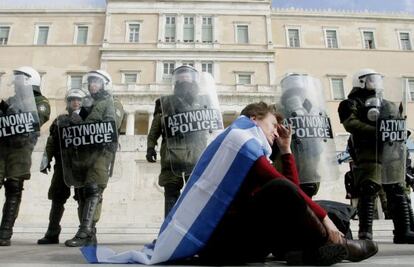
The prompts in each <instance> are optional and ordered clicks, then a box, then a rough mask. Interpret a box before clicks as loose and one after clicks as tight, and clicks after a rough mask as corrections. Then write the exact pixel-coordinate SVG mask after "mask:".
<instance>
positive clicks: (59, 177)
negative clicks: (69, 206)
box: [37, 165, 70, 245]
mask: <svg viewBox="0 0 414 267" xmlns="http://www.w3.org/2000/svg"><path fill="white" fill-rule="evenodd" d="M69 196H70V188H69V187H68V186H67V185H66V184H65V183H64V181H63V173H61V172H60V171H59V170H58V169H57V167H56V165H55V172H54V174H53V178H52V183H51V185H50V188H49V193H48V197H49V199H50V200H52V207H51V209H50V214H49V226H48V228H47V231H46V234H45V236H44V237H43V238H41V239H39V240H38V241H37V243H38V244H39V245H42V244H58V243H59V234H60V231H61V227H60V220H61V219H62V216H63V212H64V211H65V207H64V205H65V203H66V200H67V199H68V198H69Z"/></svg>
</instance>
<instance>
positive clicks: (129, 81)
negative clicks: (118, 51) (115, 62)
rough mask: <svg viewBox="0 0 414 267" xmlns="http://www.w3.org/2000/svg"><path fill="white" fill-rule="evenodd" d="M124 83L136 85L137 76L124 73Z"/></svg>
mask: <svg viewBox="0 0 414 267" xmlns="http://www.w3.org/2000/svg"><path fill="white" fill-rule="evenodd" d="M123 75H124V83H126V84H136V83H137V80H138V75H137V74H136V73H124V74H123Z"/></svg>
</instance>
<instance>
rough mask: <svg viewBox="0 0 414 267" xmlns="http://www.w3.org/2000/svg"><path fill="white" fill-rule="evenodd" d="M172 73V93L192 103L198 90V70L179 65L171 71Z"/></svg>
mask: <svg viewBox="0 0 414 267" xmlns="http://www.w3.org/2000/svg"><path fill="white" fill-rule="evenodd" d="M172 75H173V77H172V82H173V85H174V95H176V96H178V97H181V98H184V99H186V100H188V102H190V103H192V101H193V100H194V99H195V97H196V96H197V95H198V93H199V90H200V88H199V84H198V83H199V79H200V77H199V74H198V71H197V70H196V69H195V68H193V67H191V66H180V67H178V68H176V69H175V70H174V71H173V73H172Z"/></svg>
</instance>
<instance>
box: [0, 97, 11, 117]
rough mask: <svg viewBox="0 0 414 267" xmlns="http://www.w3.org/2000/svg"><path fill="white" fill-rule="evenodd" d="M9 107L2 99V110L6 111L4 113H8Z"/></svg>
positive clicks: (0, 104) (0, 107)
mask: <svg viewBox="0 0 414 267" xmlns="http://www.w3.org/2000/svg"><path fill="white" fill-rule="evenodd" d="M8 108H9V105H8V104H7V103H6V102H5V101H4V100H2V101H1V102H0V110H1V111H2V112H3V113H4V114H6V111H7V109H8Z"/></svg>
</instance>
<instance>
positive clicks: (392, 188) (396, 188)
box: [382, 183, 405, 195]
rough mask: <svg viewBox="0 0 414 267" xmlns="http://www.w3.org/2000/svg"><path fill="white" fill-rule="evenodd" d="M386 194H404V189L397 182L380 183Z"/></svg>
mask: <svg viewBox="0 0 414 267" xmlns="http://www.w3.org/2000/svg"><path fill="white" fill-rule="evenodd" d="M382 187H383V188H384V191H385V193H386V194H393V195H404V194H405V189H404V187H403V186H402V185H401V184H399V183H397V184H384V185H382Z"/></svg>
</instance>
